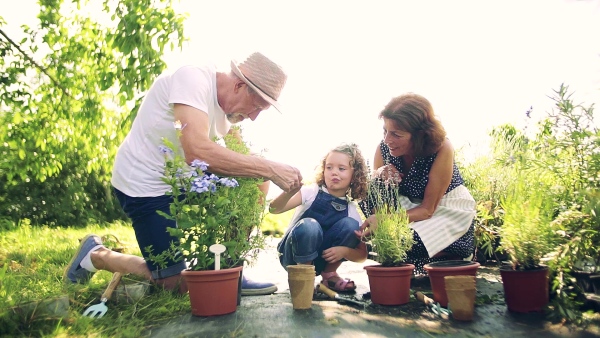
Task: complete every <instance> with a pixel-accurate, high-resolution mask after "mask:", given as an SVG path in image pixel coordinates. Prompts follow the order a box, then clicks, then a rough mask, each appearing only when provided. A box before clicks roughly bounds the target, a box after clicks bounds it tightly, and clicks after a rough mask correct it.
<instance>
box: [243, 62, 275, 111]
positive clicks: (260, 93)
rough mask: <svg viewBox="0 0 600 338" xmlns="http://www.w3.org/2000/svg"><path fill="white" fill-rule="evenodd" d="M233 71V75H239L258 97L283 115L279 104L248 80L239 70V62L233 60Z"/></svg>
mask: <svg viewBox="0 0 600 338" xmlns="http://www.w3.org/2000/svg"><path fill="white" fill-rule="evenodd" d="M231 71H233V73H234V74H235V75H237V77H239V78H240V79H242V81H244V83H246V84H247V85H248V86H249V87H250V88H252V89H253V90H254V91H255V92H256V93H257V94H258V95H260V97H262V98H263V99H264V100H265V101H267V102H268V103H269V104H270V105H271V106H273V107H275V109H277V111H279V112H280V113H281V106H280V105H279V103H278V102H277V101H275V100H273V99H272V98H271V97H270V96H269V95H267V94H265V93H264V92H263V91H262V90H260V88H258V87H257V86H255V85H254V84H253V83H252V82H251V81H250V80H248V79H247V78H246V76H244V74H243V73H242V71H241V70H240V69H239V68H238V66H237V62H236V61H235V60H231Z"/></svg>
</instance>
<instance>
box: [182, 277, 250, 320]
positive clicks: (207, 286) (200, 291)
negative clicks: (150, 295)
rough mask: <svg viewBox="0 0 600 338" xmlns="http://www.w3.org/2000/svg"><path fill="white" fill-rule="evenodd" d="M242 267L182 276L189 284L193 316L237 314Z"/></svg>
mask: <svg viewBox="0 0 600 338" xmlns="http://www.w3.org/2000/svg"><path fill="white" fill-rule="evenodd" d="M241 271H242V267H241V266H238V267H235V268H230V269H223V270H205V271H190V270H184V271H182V272H181V275H182V276H183V278H184V279H185V281H186V283H187V287H188V290H189V295H190V305H191V307H192V315H194V316H201V317H208V316H218V315H224V314H227V313H232V312H235V310H236V309H237V304H238V303H237V300H238V287H239V279H240V273H241Z"/></svg>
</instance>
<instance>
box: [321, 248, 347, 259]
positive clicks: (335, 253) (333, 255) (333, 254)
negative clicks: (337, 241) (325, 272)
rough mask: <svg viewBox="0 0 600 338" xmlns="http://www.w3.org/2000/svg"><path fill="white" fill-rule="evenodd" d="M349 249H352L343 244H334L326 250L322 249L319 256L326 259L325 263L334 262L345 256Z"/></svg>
mask: <svg viewBox="0 0 600 338" xmlns="http://www.w3.org/2000/svg"><path fill="white" fill-rule="evenodd" d="M349 250H352V249H350V248H348V247H345V246H334V247H331V248H329V249H327V250H323V254H322V255H321V257H323V259H324V260H326V261H327V263H335V262H339V261H340V260H342V259H343V258H346V256H347V255H348V253H349Z"/></svg>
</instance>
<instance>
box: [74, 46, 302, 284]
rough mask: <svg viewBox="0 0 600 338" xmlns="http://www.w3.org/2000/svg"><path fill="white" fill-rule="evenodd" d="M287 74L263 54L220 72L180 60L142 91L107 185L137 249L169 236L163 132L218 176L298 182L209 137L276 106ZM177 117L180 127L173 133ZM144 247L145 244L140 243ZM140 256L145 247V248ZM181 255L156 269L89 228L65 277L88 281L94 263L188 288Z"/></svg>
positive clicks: (162, 245) (277, 166) (282, 169)
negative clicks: (90, 232) (131, 230)
mask: <svg viewBox="0 0 600 338" xmlns="http://www.w3.org/2000/svg"><path fill="white" fill-rule="evenodd" d="M286 79H287V76H286V74H285V73H284V71H283V70H282V69H281V67H279V66H278V65H277V64H276V63H274V62H273V61H271V60H270V59H268V58H267V57H265V56H264V55H262V54H260V53H254V54H252V55H250V56H249V57H248V58H247V59H246V60H245V61H244V62H242V63H237V62H236V61H232V62H231V70H230V71H228V72H221V71H219V70H217V68H216V67H215V66H213V65H209V66H200V67H198V66H184V67H181V68H179V69H177V70H176V71H175V72H173V73H166V74H163V75H161V76H159V77H158V78H157V79H156V81H155V82H154V84H153V85H152V87H151V88H150V90H149V91H148V93H147V95H146V96H145V98H144V101H143V103H142V105H141V106H140V109H139V111H138V114H137V116H136V118H135V120H134V122H133V125H132V127H131V131H130V132H129V134H128V135H127V137H126V138H125V140H124V141H123V143H122V144H121V146H120V147H119V150H118V152H117V156H116V160H115V163H114V168H113V176H112V185H113V188H114V191H115V194H116V195H117V197H118V199H119V202H120V203H121V206H122V207H123V210H124V211H125V213H126V214H127V215H128V217H129V218H130V219H131V221H132V225H133V228H134V230H135V234H136V238H137V241H138V244H139V247H140V248H146V247H148V246H152V248H153V251H154V253H155V254H158V253H160V252H163V251H164V250H167V249H168V248H169V246H170V242H171V241H172V238H171V237H170V236H165V233H166V232H167V230H166V229H167V227H175V226H176V224H175V222H174V221H172V220H168V219H166V218H165V217H163V216H160V215H159V214H158V213H157V210H161V211H163V212H165V213H169V204H170V202H171V201H172V197H171V196H168V195H165V193H166V192H167V191H168V190H169V186H168V185H167V184H165V183H164V182H163V181H162V179H161V177H162V166H163V165H164V157H163V155H162V153H161V152H160V151H157V149H159V146H160V145H162V144H164V141H163V138H166V139H168V140H170V141H171V142H172V144H175V145H178V146H179V147H180V150H182V151H183V153H184V154H185V157H186V159H187V160H188V162H191V161H192V160H194V159H197V158H202V159H206V160H205V161H206V162H208V164H209V165H210V171H211V172H212V173H214V174H217V175H223V176H238V177H256V178H263V179H264V180H265V181H272V182H273V183H274V184H276V185H277V186H279V187H280V188H281V189H282V190H284V191H290V190H293V189H296V188H298V187H299V186H301V185H302V176H301V174H300V171H299V170H298V169H297V168H294V167H292V166H289V165H286V164H283V163H278V162H273V161H270V160H267V159H264V158H261V157H257V156H247V155H242V154H239V153H236V152H234V151H231V150H229V149H227V148H225V147H222V146H220V145H219V144H217V143H215V142H214V141H213V140H214V137H222V136H223V135H224V134H226V133H228V132H229V130H230V127H231V125H232V124H234V123H238V122H241V121H243V120H245V119H250V120H252V121H254V120H255V119H256V118H257V117H258V114H260V112H261V111H263V110H265V109H267V108H268V107H270V106H274V107H275V108H276V109H277V110H280V108H279V105H278V102H277V99H278V97H279V94H280V93H281V90H282V89H283V86H284V84H285V81H286ZM175 121H179V122H180V123H181V126H182V128H184V129H185V132H184V133H182V135H181V137H179V138H178V136H177V133H176V130H175V128H174V123H175ZM142 251H144V250H143V249H142ZM143 254H144V255H147V253H145V252H143ZM185 268H186V267H185V262H174V261H171V262H168V264H167V267H166V268H159V267H158V266H156V265H155V264H154V263H153V262H151V261H150V260H149V259H148V257H145V259H144V258H142V257H139V256H134V255H125V254H121V253H117V252H114V251H111V250H109V249H107V248H105V247H104V246H103V245H102V242H101V240H100V238H99V237H98V236H96V235H88V236H86V237H85V238H84V239H83V240H82V241H81V244H80V246H79V248H78V250H77V252H76V254H75V256H74V257H73V259H72V260H71V262H70V263H69V265H68V266H67V268H66V270H65V275H64V279H65V281H70V282H73V283H77V282H78V283H84V282H87V281H88V280H89V279H90V278H91V277H92V275H93V274H94V272H95V271H97V270H98V269H103V270H108V271H111V272H121V273H133V274H136V275H140V276H143V277H145V278H146V279H148V280H150V281H152V282H155V283H157V284H158V285H162V286H164V287H165V288H166V289H170V290H174V289H176V290H178V291H179V292H187V286H186V285H185V283H184V282H183V279H181V278H180V273H181V271H182V270H184V269H185ZM275 291H277V287H276V286H275V285H274V284H272V283H258V282H254V281H251V280H248V279H244V280H243V283H242V294H243V295H257V294H270V293H273V292H275Z"/></svg>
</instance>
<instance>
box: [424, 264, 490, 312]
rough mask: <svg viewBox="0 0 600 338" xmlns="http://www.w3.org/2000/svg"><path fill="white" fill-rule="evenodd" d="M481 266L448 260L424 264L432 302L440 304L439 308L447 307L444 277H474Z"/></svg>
mask: <svg viewBox="0 0 600 338" xmlns="http://www.w3.org/2000/svg"><path fill="white" fill-rule="evenodd" d="M480 265H481V264H479V263H477V262H472V261H462V260H448V261H441V262H434V263H429V264H425V265H424V266H423V268H424V269H425V271H427V275H429V281H430V282H431V291H432V292H433V300H434V301H436V302H438V303H440V305H441V306H443V307H447V306H448V296H447V295H446V283H445V282H444V277H446V276H475V275H476V274H477V269H479V266H480Z"/></svg>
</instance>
